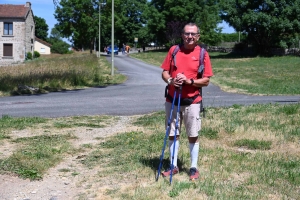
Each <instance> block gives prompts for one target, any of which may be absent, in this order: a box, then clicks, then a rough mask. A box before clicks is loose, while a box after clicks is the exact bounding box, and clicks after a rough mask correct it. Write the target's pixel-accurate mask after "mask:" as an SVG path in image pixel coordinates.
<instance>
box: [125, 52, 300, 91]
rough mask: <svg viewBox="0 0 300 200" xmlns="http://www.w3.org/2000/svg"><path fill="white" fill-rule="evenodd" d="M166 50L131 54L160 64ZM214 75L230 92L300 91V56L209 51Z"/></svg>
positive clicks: (223, 88)
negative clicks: (247, 55)
mask: <svg viewBox="0 0 300 200" xmlns="http://www.w3.org/2000/svg"><path fill="white" fill-rule="evenodd" d="M166 54H167V53H166V52H144V53H139V54H130V56H131V57H134V58H137V59H140V60H143V61H145V62H147V63H150V64H153V65H156V66H160V65H161V63H162V62H163V60H164V58H165V56H166ZM209 55H210V58H211V62H212V66H213V72H214V76H213V77H212V78H211V82H212V83H214V84H216V85H218V86H219V87H220V88H221V89H222V90H224V91H227V92H237V93H245V94H254V95H298V94H300V78H299V74H300V67H299V66H300V59H299V57H298V56H284V57H241V56H235V55H231V54H228V53H217V52H210V53H209Z"/></svg>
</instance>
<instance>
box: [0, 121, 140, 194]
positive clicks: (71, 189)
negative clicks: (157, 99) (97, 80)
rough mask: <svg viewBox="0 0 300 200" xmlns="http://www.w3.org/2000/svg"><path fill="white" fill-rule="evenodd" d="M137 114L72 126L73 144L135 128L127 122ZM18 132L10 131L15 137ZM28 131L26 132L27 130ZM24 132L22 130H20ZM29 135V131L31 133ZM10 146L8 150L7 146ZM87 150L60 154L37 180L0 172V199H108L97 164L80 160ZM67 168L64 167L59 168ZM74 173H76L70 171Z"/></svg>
mask: <svg viewBox="0 0 300 200" xmlns="http://www.w3.org/2000/svg"><path fill="white" fill-rule="evenodd" d="M136 117H137V116H130V117H129V116H122V117H120V119H119V120H118V121H116V122H115V124H112V125H109V126H108V127H105V128H96V129H92V130H90V129H89V130H87V129H86V128H82V127H81V128H76V129H75V130H74V135H75V136H77V137H78V139H76V140H75V141H74V142H73V145H74V146H75V147H79V146H80V145H82V144H97V143H99V140H97V139H95V138H97V137H98V138H99V137H101V138H105V137H108V136H111V135H114V134H116V133H120V132H124V131H133V130H134V131H136V130H139V129H141V128H140V127H134V126H133V125H132V124H131V122H132V121H133V120H134V119H135V118H136ZM18 134H19V133H18V132H15V133H14V136H12V137H17V136H16V135H18ZM27 134H30V133H27ZM22 136H23V137H25V136H26V132H24V131H23V132H22ZM31 136H32V135H31ZM11 148H12V146H6V147H5V145H3V146H2V147H0V151H1V152H6V153H5V154H6V155H5V156H7V155H8V154H9V153H10V152H12V151H13V149H11ZM9 149H10V150H9ZM87 154H89V152H88V151H86V152H84V153H81V154H78V155H73V156H69V157H66V158H64V161H63V162H61V163H60V164H59V165H57V166H56V167H54V168H51V169H50V170H49V171H48V173H47V174H46V175H45V176H44V178H43V180H41V181H30V180H27V179H26V180H24V179H20V178H18V177H16V176H11V175H0V199H1V200H68V199H70V200H71V199H72V200H74V199H93V200H94V199H109V198H108V197H107V196H104V195H105V190H106V188H108V187H111V186H110V184H109V182H105V183H104V182H103V181H99V172H101V169H100V168H97V167H96V168H93V170H90V169H88V168H87V167H85V166H83V165H82V164H81V162H80V160H81V159H83V158H84V157H85V156H86V155H87ZM60 169H68V170H63V171H62V170H60ZM74 173H76V175H74Z"/></svg>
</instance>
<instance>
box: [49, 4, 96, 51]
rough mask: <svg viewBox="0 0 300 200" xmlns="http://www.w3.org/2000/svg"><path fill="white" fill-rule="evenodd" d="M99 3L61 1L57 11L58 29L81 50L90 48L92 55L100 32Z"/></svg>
mask: <svg viewBox="0 0 300 200" xmlns="http://www.w3.org/2000/svg"><path fill="white" fill-rule="evenodd" d="M97 8H98V1H95V0H81V1H78V0H60V2H59V5H57V7H56V10H55V14H54V16H55V18H56V19H57V21H58V24H57V29H58V30H59V31H60V33H61V34H62V35H63V36H64V37H67V38H69V37H70V38H71V40H72V42H73V44H74V45H75V46H77V47H79V48H85V47H88V48H89V49H90V53H92V50H93V46H94V39H95V37H96V36H97V31H98V12H96V11H97Z"/></svg>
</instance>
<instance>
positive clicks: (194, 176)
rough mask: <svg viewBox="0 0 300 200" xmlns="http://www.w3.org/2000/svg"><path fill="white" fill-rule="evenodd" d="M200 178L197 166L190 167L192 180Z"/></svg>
mask: <svg viewBox="0 0 300 200" xmlns="http://www.w3.org/2000/svg"><path fill="white" fill-rule="evenodd" d="M198 178H199V171H198V170H197V169H196V168H195V167H192V168H190V180H191V181H194V180H196V179H198Z"/></svg>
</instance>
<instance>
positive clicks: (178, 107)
mask: <svg viewBox="0 0 300 200" xmlns="http://www.w3.org/2000/svg"><path fill="white" fill-rule="evenodd" d="M175 91H176V90H175ZM181 91H182V85H181V86H180V87H179V93H178V104H177V112H176V123H175V133H174V143H173V155H172V164H171V174H170V184H172V176H173V168H174V165H173V164H174V154H175V145H176V136H177V131H178V116H179V113H180V97H181ZM174 97H175V96H174Z"/></svg>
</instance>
